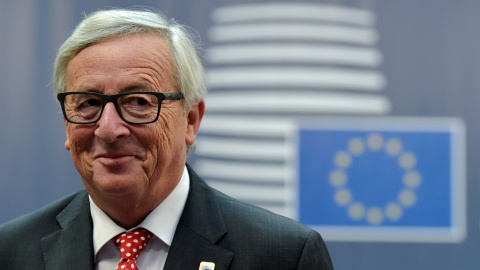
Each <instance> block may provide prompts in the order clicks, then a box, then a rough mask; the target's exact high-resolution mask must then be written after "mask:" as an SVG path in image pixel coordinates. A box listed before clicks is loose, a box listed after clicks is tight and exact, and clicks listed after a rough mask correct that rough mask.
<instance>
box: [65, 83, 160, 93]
mask: <svg viewBox="0 0 480 270" xmlns="http://www.w3.org/2000/svg"><path fill="white" fill-rule="evenodd" d="M155 90H156V89H155V88H154V87H153V86H152V85H151V84H149V83H146V82H136V83H134V84H131V85H128V86H127V87H124V88H120V89H119V90H118V93H119V94H121V93H126V92H133V91H154V92H156V91H155ZM74 91H75V92H79V91H85V92H93V93H102V92H105V90H103V91H102V90H97V89H95V88H89V87H80V88H78V89H75V90H74Z"/></svg>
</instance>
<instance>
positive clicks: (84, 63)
mask: <svg viewBox="0 0 480 270" xmlns="http://www.w3.org/2000/svg"><path fill="white" fill-rule="evenodd" d="M174 76H175V74H174V65H173V59H172V56H171V52H170V49H169V46H168V44H167V42H166V41H165V40H164V39H163V38H161V37H158V36H155V35H152V34H140V35H129V36H125V37H116V38H111V39H108V40H106V41H103V42H101V43H98V44H95V45H92V46H90V47H87V48H86V49H84V50H82V51H81V52H80V53H78V54H77V55H75V56H74V57H73V58H72V59H71V61H70V62H69V64H68V68H67V86H66V91H93V92H98V93H104V94H117V93H123V92H131V91H157V92H164V93H168V92H178V89H176V87H175V84H174ZM200 104H201V105H200V107H201V108H200V110H199V109H198V105H197V106H194V108H193V109H192V110H191V111H189V112H186V113H184V112H183V108H182V102H181V101H179V100H165V101H163V103H162V106H161V111H160V116H159V119H158V121H157V122H155V123H151V124H127V123H125V122H124V121H123V120H122V119H121V118H120V116H119V115H118V113H117V111H116V110H115V107H114V105H113V104H112V103H107V104H106V105H105V108H104V111H103V113H102V116H101V118H100V120H99V121H98V122H97V123H95V124H86V125H85V124H82V125H79V124H72V123H68V122H65V124H66V130H67V140H66V142H65V147H66V148H67V150H70V152H71V155H72V158H73V162H74V164H75V166H76V168H77V170H78V171H79V173H80V175H81V177H82V180H83V182H84V185H85V187H86V189H87V191H88V192H89V194H90V195H91V196H92V198H93V200H94V201H95V202H96V203H97V204H100V205H101V204H103V203H105V202H107V201H109V200H114V199H115V198H117V199H118V198H125V199H127V198H128V199H129V200H132V203H133V202H135V203H136V204H138V205H139V206H140V204H144V203H146V202H148V203H154V204H158V203H160V202H161V201H163V199H165V197H166V196H168V194H169V193H170V192H171V191H172V190H173V189H174V188H175V186H176V185H177V183H178V181H179V180H180V178H181V175H182V172H183V166H184V164H185V159H186V145H187V144H193V142H194V141H195V133H196V131H197V129H198V126H199V123H200V120H201V116H202V115H203V102H201V103H200Z"/></svg>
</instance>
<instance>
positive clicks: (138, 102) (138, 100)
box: [129, 97, 149, 106]
mask: <svg viewBox="0 0 480 270" xmlns="http://www.w3.org/2000/svg"><path fill="white" fill-rule="evenodd" d="M129 103H130V105H132V106H145V105H148V104H149V102H148V101H147V100H146V99H145V98H142V97H135V98H131V99H130V100H129Z"/></svg>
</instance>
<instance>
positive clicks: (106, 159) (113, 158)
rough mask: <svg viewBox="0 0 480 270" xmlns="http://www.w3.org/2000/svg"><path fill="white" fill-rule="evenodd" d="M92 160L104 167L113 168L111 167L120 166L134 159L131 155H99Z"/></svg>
mask: <svg viewBox="0 0 480 270" xmlns="http://www.w3.org/2000/svg"><path fill="white" fill-rule="evenodd" d="M94 158H95V159H96V160H98V161H99V162H100V163H102V164H104V165H107V166H113V165H121V164H123V163H126V162H128V161H130V160H132V159H135V158H136V157H135V155H133V154H127V153H115V154H100V155H96V156H94Z"/></svg>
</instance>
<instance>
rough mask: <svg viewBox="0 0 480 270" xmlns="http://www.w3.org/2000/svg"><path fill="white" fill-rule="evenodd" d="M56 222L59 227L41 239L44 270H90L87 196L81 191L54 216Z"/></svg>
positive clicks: (90, 234) (90, 242)
mask: <svg viewBox="0 0 480 270" xmlns="http://www.w3.org/2000/svg"><path fill="white" fill-rule="evenodd" d="M57 221H58V223H59V225H60V227H61V228H60V229H59V230H57V231H55V232H54V233H52V234H50V235H47V236H45V237H43V238H42V240H41V242H42V251H43V256H44V262H45V269H47V270H54V269H93V267H94V266H93V243H92V221H91V216H90V208H89V205H88V196H87V193H86V192H85V191H83V192H80V193H79V194H78V195H77V196H76V197H75V198H74V199H73V200H72V201H71V202H70V204H69V205H68V206H67V207H65V209H64V210H63V211H62V212H61V213H60V214H59V215H58V216H57ZM59 255H60V256H59Z"/></svg>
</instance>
